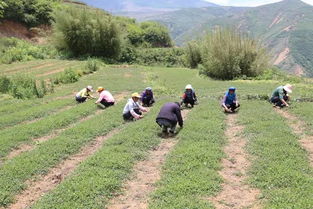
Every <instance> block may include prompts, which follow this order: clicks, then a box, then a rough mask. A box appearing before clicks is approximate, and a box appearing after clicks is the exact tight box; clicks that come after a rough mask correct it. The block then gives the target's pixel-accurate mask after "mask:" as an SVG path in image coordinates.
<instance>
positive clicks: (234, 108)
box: [226, 103, 240, 111]
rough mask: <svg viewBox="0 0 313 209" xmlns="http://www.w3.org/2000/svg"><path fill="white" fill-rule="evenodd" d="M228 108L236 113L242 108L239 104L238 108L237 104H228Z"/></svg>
mask: <svg viewBox="0 0 313 209" xmlns="http://www.w3.org/2000/svg"><path fill="white" fill-rule="evenodd" d="M226 107H228V108H230V109H231V111H235V110H236V109H237V108H239V107H240V104H238V106H237V105H236V103H232V104H226Z"/></svg>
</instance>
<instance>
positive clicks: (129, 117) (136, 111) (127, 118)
mask: <svg viewBox="0 0 313 209" xmlns="http://www.w3.org/2000/svg"><path fill="white" fill-rule="evenodd" d="M134 111H135V113H136V114H138V115H142V112H141V111H140V110H139V109H134ZM123 118H124V120H133V119H134V117H133V115H132V114H131V113H130V112H128V113H125V114H123Z"/></svg>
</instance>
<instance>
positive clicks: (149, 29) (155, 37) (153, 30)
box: [141, 22, 173, 47]
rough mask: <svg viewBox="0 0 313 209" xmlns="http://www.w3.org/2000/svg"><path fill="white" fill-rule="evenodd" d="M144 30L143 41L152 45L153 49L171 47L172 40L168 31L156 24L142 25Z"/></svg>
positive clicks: (147, 23) (146, 23) (144, 23)
mask: <svg viewBox="0 0 313 209" xmlns="http://www.w3.org/2000/svg"><path fill="white" fill-rule="evenodd" d="M141 28H142V30H143V40H144V41H145V42H147V43H149V44H150V45H151V47H171V46H172V45H173V44H172V40H171V37H170V35H169V31H168V29H167V28H166V27H165V26H163V25H161V24H159V23H156V22H143V23H141Z"/></svg>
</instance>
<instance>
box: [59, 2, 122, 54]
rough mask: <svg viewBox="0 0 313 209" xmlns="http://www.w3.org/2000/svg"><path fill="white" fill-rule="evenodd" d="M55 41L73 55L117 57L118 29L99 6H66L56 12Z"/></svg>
mask: <svg viewBox="0 0 313 209" xmlns="http://www.w3.org/2000/svg"><path fill="white" fill-rule="evenodd" d="M53 28H54V32H55V44H56V46H57V48H59V49H61V50H66V51H70V52H71V53H73V55H74V56H84V55H85V56H86V55H87V56H97V57H104V58H117V57H118V56H119V54H120V51H121V38H120V31H119V29H118V26H117V24H116V23H115V21H114V20H113V19H112V17H111V16H110V15H108V14H106V13H104V12H102V11H99V10H90V9H86V8H67V9H64V10H61V11H58V12H57V13H56V15H55V24H54V25H53Z"/></svg>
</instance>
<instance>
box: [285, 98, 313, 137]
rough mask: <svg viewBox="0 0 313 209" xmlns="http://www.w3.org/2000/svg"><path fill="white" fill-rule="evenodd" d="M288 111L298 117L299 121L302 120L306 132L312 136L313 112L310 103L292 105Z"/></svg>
mask: <svg viewBox="0 0 313 209" xmlns="http://www.w3.org/2000/svg"><path fill="white" fill-rule="evenodd" d="M290 111H291V112H292V113H294V114H296V115H297V116H299V117H300V120H304V121H305V123H306V125H307V126H308V127H306V130H307V131H308V132H309V134H311V135H312V134H313V111H312V103H311V102H302V103H295V104H292V106H291V107H290Z"/></svg>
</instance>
